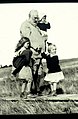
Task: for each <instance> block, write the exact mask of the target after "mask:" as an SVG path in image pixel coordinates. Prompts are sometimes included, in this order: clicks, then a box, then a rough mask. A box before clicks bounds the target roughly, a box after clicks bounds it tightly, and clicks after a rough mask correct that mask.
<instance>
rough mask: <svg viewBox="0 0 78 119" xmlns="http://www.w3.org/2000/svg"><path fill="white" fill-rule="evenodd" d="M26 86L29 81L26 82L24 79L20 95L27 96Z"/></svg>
mask: <svg viewBox="0 0 78 119" xmlns="http://www.w3.org/2000/svg"><path fill="white" fill-rule="evenodd" d="M26 87H27V82H26V80H24V81H23V84H22V87H21V95H20V97H25V96H26V97H27V94H26V95H25V94H24V93H25V90H26Z"/></svg>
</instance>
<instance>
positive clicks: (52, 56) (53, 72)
mask: <svg viewBox="0 0 78 119" xmlns="http://www.w3.org/2000/svg"><path fill="white" fill-rule="evenodd" d="M42 57H43V58H45V59H46V63H47V68H48V73H47V74H46V76H45V78H44V80H45V81H48V82H49V84H50V86H51V94H52V95H53V96H56V95H57V94H56V88H57V83H58V82H59V81H60V80H63V79H64V75H63V72H62V70H61V68H60V65H59V59H58V56H57V55H56V45H54V44H52V43H50V44H49V45H48V54H45V53H42Z"/></svg>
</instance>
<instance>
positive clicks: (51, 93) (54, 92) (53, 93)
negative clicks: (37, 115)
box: [49, 90, 57, 96]
mask: <svg viewBox="0 0 78 119" xmlns="http://www.w3.org/2000/svg"><path fill="white" fill-rule="evenodd" d="M49 96H57V94H56V91H55V90H54V91H53V92H52V91H50V92H49Z"/></svg>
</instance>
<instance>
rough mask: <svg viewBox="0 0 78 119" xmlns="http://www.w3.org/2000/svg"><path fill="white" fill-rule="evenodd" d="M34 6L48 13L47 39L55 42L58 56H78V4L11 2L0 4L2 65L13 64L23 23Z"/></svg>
mask: <svg viewBox="0 0 78 119" xmlns="http://www.w3.org/2000/svg"><path fill="white" fill-rule="evenodd" d="M32 9H37V10H38V12H39V15H40V16H41V15H42V14H46V15H47V21H49V22H50V24H51V29H50V30H48V40H49V41H51V42H52V43H55V44H56V46H57V54H58V56H59V59H69V58H77V57H78V3H15V4H13V3H10V4H0V64H1V65H9V64H12V59H13V56H14V49H15V46H16V44H17V42H18V40H19V39H20V33H19V29H20V26H21V24H22V22H23V21H25V20H26V19H28V13H29V11H30V10H32Z"/></svg>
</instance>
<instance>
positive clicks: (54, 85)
mask: <svg viewBox="0 0 78 119" xmlns="http://www.w3.org/2000/svg"><path fill="white" fill-rule="evenodd" d="M56 88H57V83H56V82H54V83H53V96H56Z"/></svg>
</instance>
